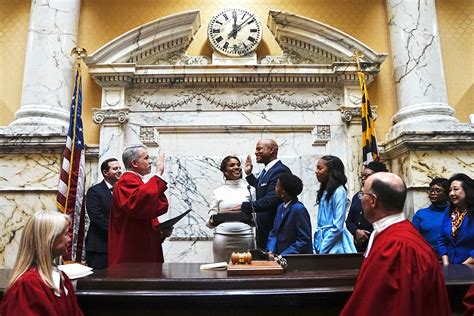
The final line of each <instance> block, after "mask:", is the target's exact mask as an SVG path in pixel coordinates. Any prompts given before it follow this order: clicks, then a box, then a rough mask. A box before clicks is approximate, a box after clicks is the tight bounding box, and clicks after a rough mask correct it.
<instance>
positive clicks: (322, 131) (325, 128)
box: [311, 125, 331, 146]
mask: <svg viewBox="0 0 474 316" xmlns="http://www.w3.org/2000/svg"><path fill="white" fill-rule="evenodd" d="M311 134H312V135H313V146H318V145H326V144H327V142H328V141H329V140H331V126H329V125H317V126H316V127H315V128H314V129H313V131H312V132H311Z"/></svg>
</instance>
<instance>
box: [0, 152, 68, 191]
mask: <svg viewBox="0 0 474 316" xmlns="http://www.w3.org/2000/svg"><path fill="white" fill-rule="evenodd" d="M59 159H60V156H59V155H55V154H23V155H17V154H15V155H13V154H12V155H0V189H1V190H56V189H57V186H58V170H59V165H60V163H59Z"/></svg>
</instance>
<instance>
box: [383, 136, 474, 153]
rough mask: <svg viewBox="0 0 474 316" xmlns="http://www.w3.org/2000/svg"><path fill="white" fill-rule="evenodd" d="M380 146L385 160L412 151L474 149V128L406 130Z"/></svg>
mask: <svg viewBox="0 0 474 316" xmlns="http://www.w3.org/2000/svg"><path fill="white" fill-rule="evenodd" d="M379 146H380V147H381V150H380V154H381V157H382V159H383V160H393V159H394V158H396V157H398V156H400V155H401V154H404V153H406V152H410V151H447V150H469V151H472V150H474V129H471V130H470V131H469V130H465V131H434V132H416V131H405V132H403V133H401V134H400V135H399V136H398V137H396V138H394V139H391V140H389V141H386V142H384V143H382V144H380V145H379Z"/></svg>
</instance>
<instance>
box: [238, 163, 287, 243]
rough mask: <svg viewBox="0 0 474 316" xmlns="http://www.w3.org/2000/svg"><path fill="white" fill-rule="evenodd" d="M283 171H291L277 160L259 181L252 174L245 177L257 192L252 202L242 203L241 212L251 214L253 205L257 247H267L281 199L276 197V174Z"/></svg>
mask: <svg viewBox="0 0 474 316" xmlns="http://www.w3.org/2000/svg"><path fill="white" fill-rule="evenodd" d="M283 172H291V171H290V169H289V168H288V167H287V166H285V165H284V164H283V163H282V162H281V161H278V162H277V163H276V164H275V165H274V166H272V167H271V168H270V170H268V172H266V173H265V175H264V176H263V178H262V179H260V181H258V180H257V178H256V177H255V176H254V175H253V174H250V175H249V176H247V178H246V179H247V182H248V183H249V184H250V185H251V186H253V187H255V190H256V191H257V192H256V200H255V201H254V202H243V203H242V212H244V213H247V214H251V213H252V205H253V208H254V209H255V213H257V247H258V248H259V249H266V247H267V239H268V234H269V233H270V230H271V229H272V227H273V221H274V220H275V214H276V210H277V207H278V205H279V204H280V203H281V200H280V199H278V198H277V197H276V194H275V186H276V183H277V180H278V175H279V174H280V173H283ZM257 184H258V185H257Z"/></svg>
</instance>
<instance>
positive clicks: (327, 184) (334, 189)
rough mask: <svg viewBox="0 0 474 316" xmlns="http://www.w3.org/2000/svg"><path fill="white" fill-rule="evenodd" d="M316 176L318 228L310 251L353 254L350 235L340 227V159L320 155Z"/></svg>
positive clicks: (343, 212) (343, 206)
mask: <svg viewBox="0 0 474 316" xmlns="http://www.w3.org/2000/svg"><path fill="white" fill-rule="evenodd" d="M316 178H317V179H318V181H319V182H320V183H321V186H320V187H319V190H318V196H317V203H318V204H319V209H318V227H317V228H316V232H315V233H314V243H313V245H314V253H316V254H333V253H354V252H356V249H355V246H354V243H353V241H352V237H351V235H350V233H349V231H348V230H347V229H346V228H345V227H344V221H345V219H346V209H347V207H346V206H347V192H346V187H345V184H346V183H347V177H346V175H345V174H344V165H343V163H342V161H341V160H340V159H339V158H337V157H335V156H323V157H321V158H320V159H319V160H318V162H317V164H316Z"/></svg>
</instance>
